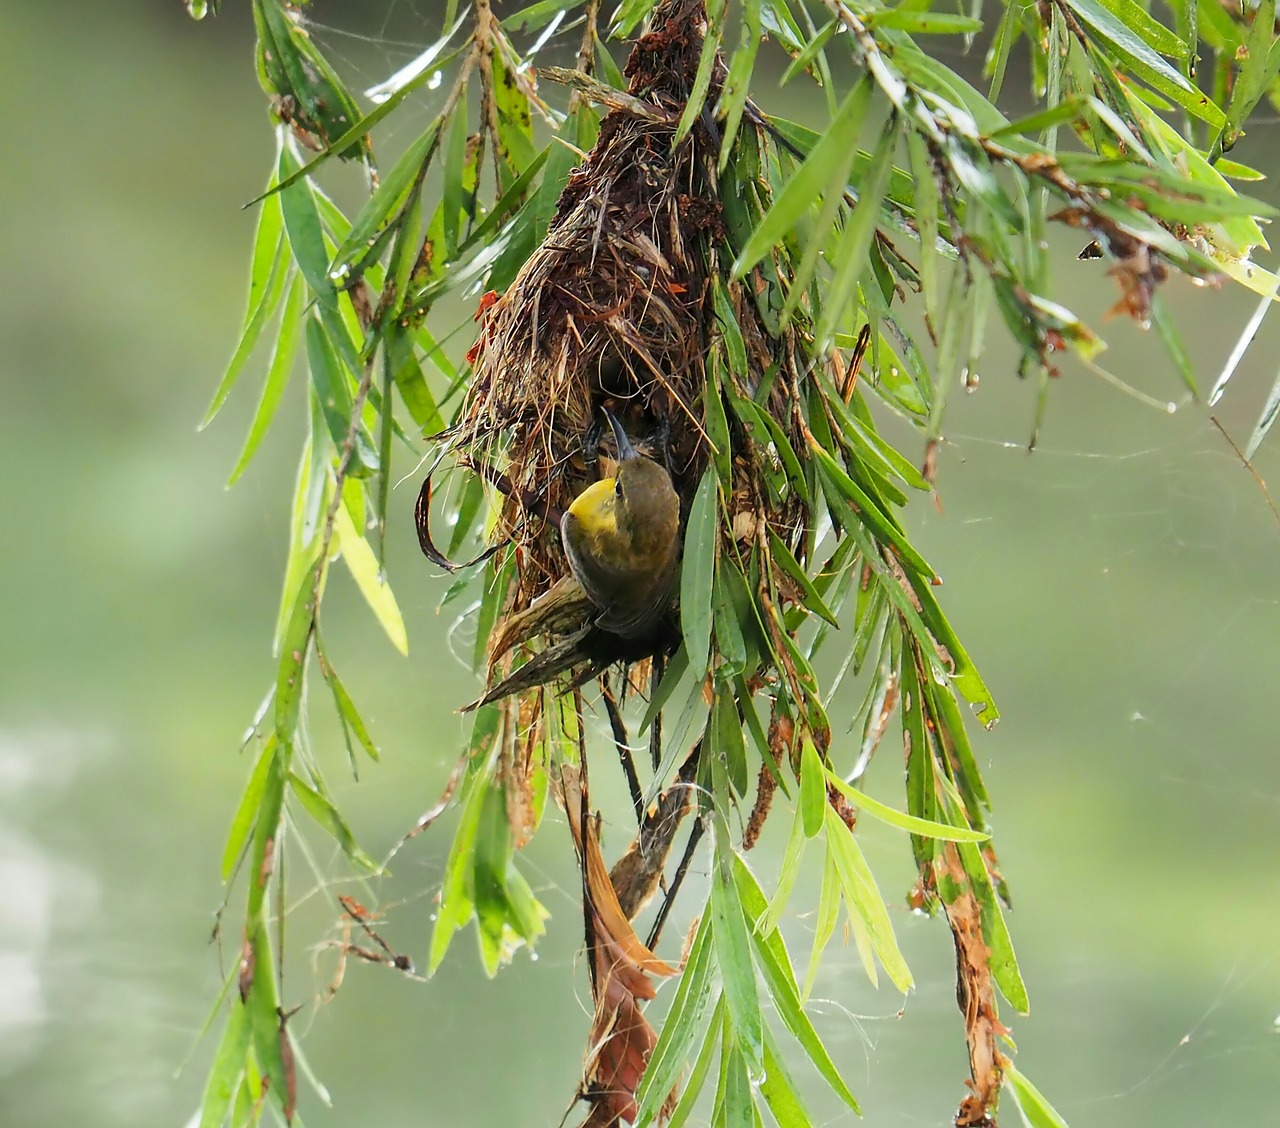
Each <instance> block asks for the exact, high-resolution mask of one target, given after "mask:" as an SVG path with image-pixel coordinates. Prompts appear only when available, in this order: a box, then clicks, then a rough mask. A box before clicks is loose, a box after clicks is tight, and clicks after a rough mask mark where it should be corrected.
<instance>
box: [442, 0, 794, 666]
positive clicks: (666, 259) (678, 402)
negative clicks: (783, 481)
mask: <svg viewBox="0 0 1280 1128" xmlns="http://www.w3.org/2000/svg"><path fill="white" fill-rule="evenodd" d="M705 27H706V23H705V11H704V8H703V4H702V0H668V2H667V3H665V4H660V5H659V7H658V9H657V10H656V11H655V13H654V14H653V16H652V17H651V22H650V28H651V30H650V31H649V32H648V33H647V34H645V35H643V36H641V37H640V38H639V39H638V40H637V41H636V44H635V46H634V48H633V50H632V53H631V56H630V59H629V60H628V62H627V66H626V74H627V76H628V78H629V79H630V95H631V96H632V98H634V99H640V100H642V101H644V102H645V103H646V104H647V105H649V106H652V107H653V110H654V112H653V113H652V114H638V113H636V112H633V111H632V110H629V109H626V108H618V109H615V110H613V111H612V112H611V113H609V114H608V115H607V116H606V117H605V118H604V120H603V121H602V122H601V127H600V132H599V136H598V139H597V141H596V144H595V146H594V148H593V150H592V151H591V153H590V154H589V156H588V157H587V159H586V161H585V162H584V163H583V164H582V165H581V166H580V167H578V168H576V169H575V170H573V172H572V173H571V174H570V177H569V181H568V183H567V185H566V187H565V189H564V192H563V193H562V195H561V197H560V200H559V203H558V207H557V210H556V214H555V216H554V218H553V220H552V222H551V224H550V227H549V230H548V232H547V235H546V237H545V239H544V240H543V242H542V244H541V245H540V246H539V247H538V248H537V249H536V250H535V251H534V252H533V254H532V255H531V256H530V257H529V259H528V260H527V261H526V263H525V264H524V266H523V267H522V268H521V270H520V272H519V274H518V275H517V276H516V278H515V280H514V281H513V282H512V284H511V286H510V287H509V288H508V289H507V291H506V292H505V293H504V294H502V295H501V296H500V297H498V298H497V299H496V300H494V301H493V302H492V304H491V305H489V306H488V308H487V309H485V311H484V314H483V327H482V331H481V334H480V338H479V341H478V342H477V345H476V348H475V350H474V352H473V354H472V361H473V367H474V375H473V378H472V380H471V382H470V386H469V390H468V395H467V401H466V404H465V407H464V410H463V411H462V413H461V414H460V417H459V424H458V427H457V429H456V430H455V431H454V433H453V435H452V442H451V446H452V447H453V449H454V450H455V452H457V453H458V454H459V455H460V456H461V457H462V458H463V459H464V460H465V462H466V463H467V464H468V465H470V466H471V467H473V468H475V469H477V470H479V471H480V472H481V473H482V474H483V475H484V476H485V477H486V478H488V479H489V480H490V481H494V482H500V483H501V491H502V493H503V494H505V500H504V501H503V502H502V506H501V511H500V513H499V517H498V523H497V527H496V529H495V531H494V537H495V539H496V540H497V541H498V542H500V543H503V544H505V545H506V546H507V547H506V551H508V552H514V556H515V564H516V567H515V582H514V583H513V584H512V585H511V588H510V591H509V593H508V597H507V600H506V604H505V607H504V615H506V616H512V615H518V614H520V613H521V612H522V611H524V610H525V609H526V608H528V606H529V604H530V603H532V602H533V601H534V600H535V599H536V598H537V597H538V596H540V595H542V594H543V593H545V592H546V591H547V590H548V589H549V588H551V586H552V585H553V584H555V583H556V582H557V581H558V580H560V579H561V578H562V577H564V576H565V575H566V574H567V571H568V566H567V562H566V560H565V557H564V552H563V549H562V546H561V543H560V533H559V528H558V515H559V514H560V513H561V512H563V511H564V509H565V508H567V506H568V505H569V503H570V502H571V501H572V500H573V499H574V498H575V497H576V496H577V495H578V494H579V493H581V492H582V490H583V489H584V488H585V487H586V486H588V485H589V484H590V483H591V482H593V481H595V480H596V479H597V477H598V476H599V467H598V464H597V459H596V450H595V447H596V445H597V443H598V440H599V436H600V432H601V420H602V414H601V411H600V408H601V407H605V406H607V407H609V408H611V409H612V410H613V411H614V413H615V414H616V415H617V416H618V417H619V418H620V419H621V420H622V422H623V425H624V426H625V427H626V429H627V431H628V433H629V434H630V435H631V436H632V438H633V440H634V441H635V442H636V443H637V444H638V445H639V446H640V447H641V448H642V449H646V453H648V454H650V455H651V456H652V457H654V458H656V459H658V460H660V461H663V462H664V463H665V465H666V466H667V468H668V470H669V471H670V472H671V476H672V480H673V482H674V484H675V488H676V491H677V493H678V494H679V495H680V498H681V507H682V514H683V515H687V513H688V509H689V503H690V500H691V498H692V496H693V493H694V491H695V489H696V487H697V484H698V481H699V479H700V476H701V474H702V472H703V470H704V469H705V467H706V465H707V463H708V461H709V460H710V457H711V453H712V452H711V445H710V443H709V441H708V438H707V434H706V431H705V429H704V424H703V420H704V411H705V396H706V394H707V388H708V386H709V385H708V351H709V349H710V348H711V347H712V346H713V344H714V343H716V341H717V338H719V337H720V336H721V335H722V327H721V326H719V324H718V323H717V318H716V312H715V309H714V303H713V300H712V290H711V279H712V277H713V275H714V274H718V273H722V268H721V265H720V263H721V256H722V247H723V234H724V230H723V225H722V221H721V204H720V199H719V195H718V186H717V176H716V162H717V159H718V157H719V150H720V142H721V137H720V134H719V131H718V129H717V128H716V126H715V125H714V123H713V121H712V118H711V114H710V111H709V110H708V111H707V112H706V113H704V114H703V115H702V116H701V118H700V119H699V121H698V123H697V124H696V125H695V126H694V128H693V129H692V130H691V131H690V132H689V134H688V135H687V136H686V137H685V138H683V139H682V141H681V142H680V143H679V144H678V145H674V144H673V142H674V138H675V132H676V125H677V122H678V121H679V119H680V116H681V114H682V113H683V111H684V108H685V105H686V102H687V99H688V92H689V89H690V88H691V86H692V84H693V80H694V75H695V73H696V71H697V67H698V61H699V57H700V55H701V50H702V40H703V35H704V33H705ZM722 76H723V65H722V64H721V65H720V66H719V67H718V68H717V73H716V74H715V75H714V76H713V79H712V82H711V89H710V91H709V93H708V94H707V99H706V105H707V106H708V107H711V106H714V104H715V102H716V100H717V98H718V95H719V86H720V80H721V78H722ZM754 129H755V126H754V125H744V132H746V131H748V130H754ZM726 292H727V294H728V297H729V302H730V304H731V306H732V307H733V309H734V312H735V315H736V320H737V322H738V331H739V332H740V333H741V336H742V338H743V341H744V342H745V345H746V351H747V354H748V355H747V371H745V372H738V373H736V374H730V373H728V372H727V371H725V372H724V374H723V380H724V382H725V383H730V382H732V383H733V385H734V387H735V388H736V390H737V392H738V394H739V395H740V396H742V397H743V398H748V399H750V398H752V397H753V396H755V394H756V390H757V388H758V385H759V382H760V380H761V377H762V375H763V374H764V373H765V371H766V370H768V369H769V368H770V366H774V368H773V371H774V372H775V373H776V374H777V375H776V378H775V379H774V380H773V381H772V386H771V389H770V392H769V394H768V396H767V397H766V401H765V402H762V403H760V406H761V407H762V408H763V409H764V410H765V411H766V412H767V413H768V414H769V415H770V416H771V417H772V418H773V419H774V420H775V421H777V423H778V424H780V426H781V427H782V429H783V430H784V432H786V433H787V435H788V438H789V439H790V440H791V441H792V443H793V445H794V446H796V447H799V446H800V445H801V444H802V431H803V424H802V423H801V413H800V397H801V395H802V392H801V390H800V385H801V383H802V380H801V378H800V373H799V372H798V370H797V365H796V357H797V355H798V350H797V348H796V339H795V336H794V333H793V332H792V331H790V330H784V331H783V333H782V337H781V339H770V338H769V335H768V334H767V333H766V332H765V330H764V328H763V325H762V323H761V321H760V318H759V314H758V313H757V311H756V308H755V299H754V295H748V294H746V293H745V291H744V290H743V288H742V287H740V286H738V285H736V284H731V285H728V286H727V288H726ZM727 415H728V418H729V419H730V420H731V421H732V420H733V413H732V411H729V412H727ZM768 443H769V436H768V435H763V434H760V435H755V436H754V437H753V436H750V435H744V434H743V433H742V432H741V428H737V429H736V430H735V433H734V436H733V442H732V446H733V449H734V452H735V458H734V467H733V489H732V495H731V497H729V498H727V499H726V500H727V501H728V502H729V512H730V515H731V521H730V522H729V524H728V526H727V528H726V530H725V535H726V540H728V539H729V538H730V535H731V536H732V538H734V539H739V540H742V541H745V542H752V541H757V540H758V541H760V542H761V543H763V542H764V540H765V537H766V529H768V528H772V529H773V530H774V531H775V532H778V533H779V534H780V535H781V536H782V538H783V539H784V540H785V541H786V542H788V543H789V544H793V545H794V544H795V542H796V540H797V534H798V533H799V532H800V531H801V530H802V529H803V525H804V522H805V520H806V519H807V513H806V512H805V507H804V505H803V503H801V502H799V501H798V500H797V499H796V498H795V496H794V494H792V495H790V496H789V497H788V498H787V499H786V500H785V501H782V502H781V503H780V504H779V501H778V498H777V496H776V494H775V495H774V496H773V497H770V493H769V490H768V489H767V488H766V487H765V484H764V481H763V479H764V476H765V474H766V472H767V471H766V467H765V465H764V463H765V462H766V461H768V462H772V463H774V464H775V465H773V466H772V467H771V468H770V469H771V470H772V471H775V472H776V469H777V467H776V456H775V455H772V454H771V453H769V452H768V450H767V445H768ZM730 531H731V533H730ZM674 641H678V632H676V637H675V638H674V639H673V644H674ZM658 649H659V650H664V649H668V647H666V646H665V645H661V646H659V647H658ZM625 657H626V659H627V660H634V656H632V655H627V656H625Z"/></svg>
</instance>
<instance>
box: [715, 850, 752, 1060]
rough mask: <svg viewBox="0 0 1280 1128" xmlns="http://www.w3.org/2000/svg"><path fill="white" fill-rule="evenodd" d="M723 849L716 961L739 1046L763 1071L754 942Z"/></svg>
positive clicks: (717, 897) (717, 879) (717, 883)
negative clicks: (753, 961) (752, 943)
mask: <svg viewBox="0 0 1280 1128" xmlns="http://www.w3.org/2000/svg"><path fill="white" fill-rule="evenodd" d="M717 833H718V834H719V833H721V832H719V831H718V832H717ZM721 852H723V854H724V855H726V859H725V860H723V861H722V862H721V864H719V865H717V866H716V869H715V873H714V874H713V875H712V879H711V918H712V921H713V923H714V935H715V952H716V963H717V964H718V965H719V968H720V979H721V982H722V983H723V984H724V995H725V999H726V1001H727V1002H728V1004H729V1015H730V1017H731V1018H732V1020H733V1029H734V1033H735V1035H736V1037H737V1042H738V1045H739V1047H741V1049H742V1052H743V1054H744V1055H745V1056H746V1059H747V1064H748V1067H749V1068H750V1069H752V1070H753V1071H754V1072H759V1068H760V1066H761V1063H762V1061H763V1058H764V1019H763V1017H762V1016H761V1013H760V996H759V994H758V993H757V991H756V974H755V965H754V964H753V963H752V960H751V941H750V939H749V937H748V934H747V922H746V918H745V917H744V916H743V912H742V902H741V900H740V899H739V894H738V890H737V886H736V885H735V884H733V863H732V861H731V860H728V857H729V856H731V854H732V851H731V850H730V848H729V847H728V845H727V844H725V845H723V846H721V845H719V844H718V846H717V853H721Z"/></svg>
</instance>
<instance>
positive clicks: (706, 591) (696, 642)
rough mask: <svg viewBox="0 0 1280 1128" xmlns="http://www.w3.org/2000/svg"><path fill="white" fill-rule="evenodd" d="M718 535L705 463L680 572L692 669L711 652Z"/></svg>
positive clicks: (712, 481)
mask: <svg viewBox="0 0 1280 1128" xmlns="http://www.w3.org/2000/svg"><path fill="white" fill-rule="evenodd" d="M719 538H720V507H719V487H718V484H717V482H716V473H715V469H714V467H708V468H707V470H706V472H705V473H704V474H703V475H702V481H701V482H699V483H698V491H697V493H695V494H694V497H693V505H692V506H691V507H690V510H689V522H688V526H687V527H686V529H685V541H684V562H683V564H682V565H681V573H680V630H681V633H682V634H683V636H684V644H685V649H686V651H687V657H688V662H689V667H690V669H692V670H693V671H694V672H695V673H702V672H704V671H705V670H706V668H707V659H708V656H709V654H710V648H711V587H712V584H713V583H714V580H715V573H716V550H717V546H718V542H719Z"/></svg>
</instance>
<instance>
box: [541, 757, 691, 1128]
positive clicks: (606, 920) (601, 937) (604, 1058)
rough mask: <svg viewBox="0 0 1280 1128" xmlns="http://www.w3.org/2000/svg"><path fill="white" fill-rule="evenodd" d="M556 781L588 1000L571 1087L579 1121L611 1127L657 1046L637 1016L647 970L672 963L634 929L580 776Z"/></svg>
mask: <svg viewBox="0 0 1280 1128" xmlns="http://www.w3.org/2000/svg"><path fill="white" fill-rule="evenodd" d="M560 782H561V799H562V801H563V803H564V808H565V813H566V814H567V815H568V818H569V828H570V831H571V832H572V834H573V841H574V846H575V848H576V849H577V851H578V858H579V862H580V863H581V866H582V884H583V899H584V915H585V918H586V928H587V958H588V960H589V967H590V970H591V995H592V999H593V1000H594V1002H595V1014H594V1017H593V1019H592V1022H591V1034H590V1038H589V1041H588V1044H587V1054H586V1058H585V1060H584V1062H583V1083H582V1088H581V1090H580V1093H579V1095H580V1096H581V1098H582V1099H583V1100H585V1101H586V1102H587V1103H588V1104H589V1105H590V1106H591V1112H590V1113H589V1114H588V1116H587V1119H586V1120H585V1121H584V1122H583V1128H612V1126H613V1125H617V1124H619V1123H620V1122H621V1121H623V1120H627V1121H632V1120H634V1119H635V1116H636V1111H637V1106H636V1090H637V1089H638V1088H639V1086H640V1079H641V1077H642V1076H643V1075H644V1071H645V1067H646V1066H647V1065H648V1063H649V1055H650V1054H652V1053H653V1048H654V1046H655V1045H657V1040H658V1036H657V1032H656V1031H655V1030H654V1028H653V1026H652V1025H651V1024H650V1023H649V1021H648V1019H646V1018H645V1016H644V1012H643V1010H642V1009H641V1007H642V1003H643V1002H644V1001H646V1000H648V999H652V998H653V997H654V995H655V994H656V993H657V989H656V987H655V984H654V981H653V977H654V976H659V977H665V976H672V975H676V974H678V972H679V969H678V968H675V967H672V966H671V965H670V964H668V963H665V962H664V961H662V960H660V959H659V958H658V957H657V956H655V955H654V954H653V952H651V951H650V950H649V949H648V948H647V947H646V946H645V945H644V943H643V942H642V941H641V940H640V938H639V937H638V936H637V935H636V932H635V929H634V928H633V927H632V925H631V920H630V917H629V916H628V915H627V910H626V909H624V907H623V905H622V903H621V901H620V900H619V896H618V889H617V888H616V887H615V885H614V882H613V879H612V877H611V876H610V874H609V870H608V869H607V868H606V866H605V862H604V855H603V854H602V853H601V850H600V836H599V820H598V818H596V817H593V816H591V815H589V814H588V813H587V797H586V792H585V790H584V789H583V786H582V780H581V778H580V777H579V776H578V774H577V773H576V772H575V771H573V769H571V768H569V767H567V766H566V767H565V768H564V770H563V771H562V774H561V781H560ZM686 802H687V800H686ZM614 868H615V871H617V870H618V868H619V867H617V866H615V867H614ZM629 907H631V908H636V909H638V907H639V906H638V905H632V906H629Z"/></svg>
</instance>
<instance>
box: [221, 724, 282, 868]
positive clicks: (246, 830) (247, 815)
mask: <svg viewBox="0 0 1280 1128" xmlns="http://www.w3.org/2000/svg"><path fill="white" fill-rule="evenodd" d="M275 754H276V734H275V733H274V732H273V733H271V734H269V735H268V736H267V739H266V740H265V741H264V742H263V745H262V751H261V752H259V753H258V759H257V762H256V763H255V764H254V767H253V772H252V773H251V774H250V776H249V782H248V783H247V784H245V788H244V792H243V794H242V795H241V796H240V803H239V805H238V806H237V807H236V813H235V815H234V816H232V819H231V826H230V828H229V829H228V831H227V841H226V845H225V846H223V848H222V880H223V881H227V880H228V879H229V878H230V877H231V874H232V873H233V872H234V870H235V868H236V863H237V862H238V861H239V860H240V855H241V853H242V852H243V851H244V848H245V846H246V845H247V844H248V841H249V835H250V834H252V833H253V828H254V824H255V823H256V822H257V819H258V808H259V806H260V805H261V803H262V794H263V791H264V790H265V788H266V786H267V774H268V772H270V770H271V762H272V760H273V759H274V758H275Z"/></svg>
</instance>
